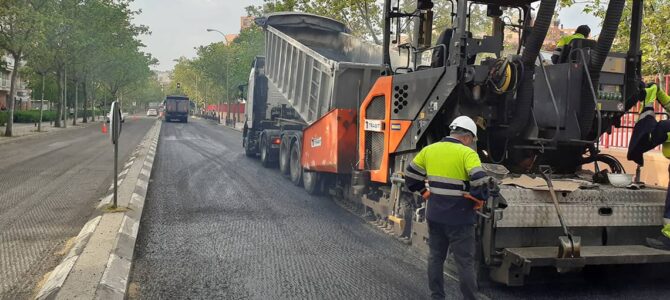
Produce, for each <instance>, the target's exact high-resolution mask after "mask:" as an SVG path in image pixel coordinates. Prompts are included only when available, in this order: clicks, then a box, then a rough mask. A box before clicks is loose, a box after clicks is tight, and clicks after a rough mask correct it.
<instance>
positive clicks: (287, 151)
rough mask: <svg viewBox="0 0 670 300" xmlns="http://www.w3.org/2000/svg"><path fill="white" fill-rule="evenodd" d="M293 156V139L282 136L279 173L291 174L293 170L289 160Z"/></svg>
mask: <svg viewBox="0 0 670 300" xmlns="http://www.w3.org/2000/svg"><path fill="white" fill-rule="evenodd" d="M290 156H291V140H290V139H289V138H286V137H284V138H282V139H281V144H279V173H281V174H282V175H285V176H289V174H290V172H291V170H290V166H289V160H290Z"/></svg>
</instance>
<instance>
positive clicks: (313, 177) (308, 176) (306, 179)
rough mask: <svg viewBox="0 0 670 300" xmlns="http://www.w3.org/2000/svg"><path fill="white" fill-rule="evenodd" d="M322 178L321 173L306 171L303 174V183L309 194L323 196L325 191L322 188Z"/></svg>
mask: <svg viewBox="0 0 670 300" xmlns="http://www.w3.org/2000/svg"><path fill="white" fill-rule="evenodd" d="M321 177H322V176H321V174H319V172H310V171H304V172H303V173H302V181H303V183H304V186H305V190H306V191H307V193H308V194H310V195H321V192H322V191H323V189H322V188H321Z"/></svg>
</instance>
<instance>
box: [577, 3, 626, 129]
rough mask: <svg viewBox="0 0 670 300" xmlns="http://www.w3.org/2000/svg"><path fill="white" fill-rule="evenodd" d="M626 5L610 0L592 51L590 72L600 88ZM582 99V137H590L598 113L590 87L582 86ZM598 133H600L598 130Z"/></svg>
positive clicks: (592, 80)
mask: <svg viewBox="0 0 670 300" xmlns="http://www.w3.org/2000/svg"><path fill="white" fill-rule="evenodd" d="M625 6H626V0H610V3H609V6H608V7H607V13H606V14H605V20H604V21H603V28H602V30H601V31H600V35H599V36H598V43H597V44H596V47H595V48H594V49H593V50H592V51H591V62H590V63H589V73H590V74H591V84H592V85H593V87H594V88H595V89H596V91H597V90H598V83H599V82H600V72H601V70H602V68H603V64H605V60H606V59H607V56H608V55H609V53H610V50H611V49H612V43H613V42H614V38H615V37H616V33H617V30H618V29H619V22H621V14H622V13H623V10H624V7H625ZM582 91H583V92H582V101H581V105H580V116H579V126H580V128H581V129H582V138H583V139H588V138H589V135H590V133H591V129H592V128H593V124H594V118H595V114H596V107H595V105H596V104H595V103H594V102H593V95H591V92H590V88H582ZM596 135H600V132H597V133H596Z"/></svg>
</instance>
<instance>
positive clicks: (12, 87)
mask: <svg viewBox="0 0 670 300" xmlns="http://www.w3.org/2000/svg"><path fill="white" fill-rule="evenodd" d="M12 58H13V59H14V70H12V78H11V82H10V83H9V94H8V95H7V96H8V97H9V99H7V102H8V104H9V105H8V106H7V108H8V109H9V115H8V116H7V127H5V136H12V134H13V133H12V130H13V129H14V97H15V95H16V80H17V79H18V78H19V66H20V65H21V53H17V54H12Z"/></svg>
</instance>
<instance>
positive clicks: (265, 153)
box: [260, 136, 272, 168]
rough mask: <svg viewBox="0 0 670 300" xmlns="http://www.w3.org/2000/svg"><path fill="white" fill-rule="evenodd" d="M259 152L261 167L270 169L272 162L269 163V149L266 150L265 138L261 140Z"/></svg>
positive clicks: (266, 141) (266, 142)
mask: <svg viewBox="0 0 670 300" xmlns="http://www.w3.org/2000/svg"><path fill="white" fill-rule="evenodd" d="M260 150H261V165H263V167H265V168H270V167H271V164H272V162H271V161H270V153H269V151H270V149H268V140H267V138H266V137H265V136H263V138H261V146H260Z"/></svg>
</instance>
